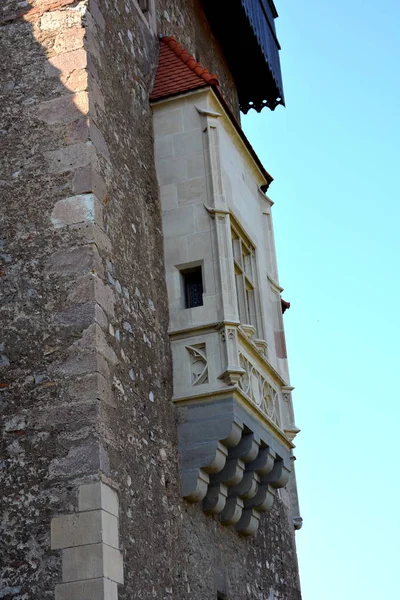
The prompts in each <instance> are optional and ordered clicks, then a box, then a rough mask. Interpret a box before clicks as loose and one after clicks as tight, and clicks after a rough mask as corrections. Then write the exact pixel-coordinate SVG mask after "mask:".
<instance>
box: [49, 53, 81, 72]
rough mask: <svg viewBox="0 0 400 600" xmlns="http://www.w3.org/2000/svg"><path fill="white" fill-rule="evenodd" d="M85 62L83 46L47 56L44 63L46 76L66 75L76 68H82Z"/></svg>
mask: <svg viewBox="0 0 400 600" xmlns="http://www.w3.org/2000/svg"><path fill="white" fill-rule="evenodd" d="M86 64H87V52H86V50H85V49H84V48H79V49H78V50H73V51H72V52H64V53H63V54H56V56H52V57H51V58H49V60H48V63H47V64H46V74H47V75H48V77H59V76H60V75H66V74H68V73H71V72H72V71H75V70H77V69H84V68H85V67H86Z"/></svg>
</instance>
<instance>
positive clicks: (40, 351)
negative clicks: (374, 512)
mask: <svg viewBox="0 0 400 600" xmlns="http://www.w3.org/2000/svg"><path fill="white" fill-rule="evenodd" d="M139 4H140V3H139ZM157 20H158V24H159V30H160V31H161V32H163V33H166V34H169V35H175V36H177V37H178V38H179V39H180V42H181V43H182V44H183V45H185V46H186V47H188V48H189V49H192V51H193V52H196V53H197V55H199V56H201V60H202V61H203V63H204V64H206V65H207V68H208V69H209V70H210V72H217V73H218V77H219V80H220V82H221V88H222V91H223V93H224V95H225V97H226V99H227V101H228V102H229V104H230V106H231V108H232V110H233V112H234V113H235V114H236V115H238V101H237V94H236V91H235V87H234V84H233V79H232V76H231V74H230V72H229V69H228V66H227V64H226V62H225V59H224V57H223V55H222V53H221V50H220V48H219V46H218V43H217V42H216V41H215V39H214V38H213V36H212V34H211V32H210V29H209V26H208V23H207V20H206V18H205V16H204V14H203V12H202V8H201V3H200V2H199V1H198V0H158V2H157ZM0 36H1V44H2V45H1V54H0V55H1V59H2V63H3V64H2V66H1V87H0V93H1V100H0V102H1V116H0V119H1V124H0V144H1V157H2V166H1V174H0V178H1V180H0V186H1V213H0V222H1V225H0V298H1V305H0V314H1V317H0V323H1V325H0V327H1V331H0V412H1V444H2V445H1V456H0V477H1V524H0V539H1V544H0V598H12V599H13V600H39V599H40V600H44V599H46V598H49V599H50V598H58V599H59V600H64V599H65V600H66V599H67V598H68V599H75V600H78V599H79V600H86V599H89V598H90V599H96V600H97V599H100V598H104V599H107V600H111V599H112V600H115V599H116V598H120V599H122V600H128V599H133V598H135V599H143V600H148V599H150V598H157V599H172V598H174V599H177V600H183V599H184V598H187V599H195V598H196V599H201V600H211V599H216V598H217V592H219V593H220V594H222V595H221V597H226V598H229V599H231V600H250V599H251V600H267V599H271V598H274V599H275V600H283V599H285V600H299V599H300V597H301V596H300V591H299V580H298V573H297V562H296V551H295V545H294V532H293V527H292V526H291V524H290V523H289V517H288V515H287V514H286V511H285V509H284V507H283V505H282V504H281V503H279V502H277V504H276V507H275V508H274V511H273V512H272V513H271V514H270V515H268V516H266V517H265V519H264V520H263V525H262V526H261V528H260V531H259V533H258V534H257V537H256V538H255V539H245V538H241V537H240V536H238V535H237V534H236V533H235V532H234V531H231V530H229V529H228V528H223V527H222V526H221V525H220V524H219V523H218V522H217V521H216V520H214V519H212V518H210V517H207V516H206V515H205V514H204V513H203V511H202V510H201V507H199V506H197V505H190V504H188V503H186V502H185V501H184V500H183V499H182V497H181V494H180V490H179V480H178V456H177V440H176V423H175V414H174V410H173V406H172V404H171V402H170V399H171V360H170V349H169V340H168V335H167V328H168V314H167V302H166V287H165V277H164V264H163V253H162V231H161V214H160V205H159V197H158V185H157V179H156V174H155V167H154V157H153V133H152V115H151V109H150V106H149V102H148V98H149V94H150V92H151V89H152V84H153V79H154V74H155V70H156V67H157V52H158V42H157V37H156V36H155V34H154V32H153V31H152V30H151V28H149V27H148V25H147V24H146V22H145V20H144V19H143V18H142V17H141V15H140V14H139V5H138V3H137V2H136V1H135V0H125V1H122V0H113V1H110V0H83V1H80V2H76V1H74V0H30V1H28V2H25V1H17V0H3V3H2V6H1V13H0ZM223 594H225V596H223Z"/></svg>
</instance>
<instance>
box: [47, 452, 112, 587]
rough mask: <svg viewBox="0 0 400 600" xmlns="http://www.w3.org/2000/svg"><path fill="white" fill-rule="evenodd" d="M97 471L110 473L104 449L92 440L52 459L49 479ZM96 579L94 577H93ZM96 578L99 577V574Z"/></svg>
mask: <svg viewBox="0 0 400 600" xmlns="http://www.w3.org/2000/svg"><path fill="white" fill-rule="evenodd" d="M99 471H103V472H104V473H107V474H109V473H110V467H109V457H108V454H107V452H106V450H105V449H104V447H103V446H102V445H101V444H99V442H97V441H95V440H93V441H92V442H87V443H86V444H83V445H81V446H75V447H73V448H71V449H70V450H69V451H68V453H67V455H66V456H64V457H61V458H54V459H53V460H52V461H51V462H50V464H49V471H48V475H49V476H50V477H56V476H57V477H71V476H73V477H78V476H79V475H83V474H90V473H92V474H95V473H98V472H99ZM94 577H96V575H94ZM98 577H101V575H100V574H99V575H98Z"/></svg>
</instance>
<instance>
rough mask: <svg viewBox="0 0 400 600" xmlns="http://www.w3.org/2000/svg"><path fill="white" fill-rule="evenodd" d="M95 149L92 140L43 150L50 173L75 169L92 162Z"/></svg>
mask: <svg viewBox="0 0 400 600" xmlns="http://www.w3.org/2000/svg"><path fill="white" fill-rule="evenodd" d="M94 155H95V150H94V146H93V144H92V142H90V141H88V142H79V143H78V144H71V145H69V146H65V147H64V148H60V149H58V150H51V151H50V152H44V156H45V158H46V160H47V162H48V168H49V172H50V173H64V172H65V171H75V170H76V169H80V168H82V167H86V166H88V165H91V164H92V163H93V159H94Z"/></svg>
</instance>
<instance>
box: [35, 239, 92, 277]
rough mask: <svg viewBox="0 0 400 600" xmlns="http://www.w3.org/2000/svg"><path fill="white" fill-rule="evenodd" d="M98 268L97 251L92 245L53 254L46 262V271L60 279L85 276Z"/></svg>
mask: <svg viewBox="0 0 400 600" xmlns="http://www.w3.org/2000/svg"><path fill="white" fill-rule="evenodd" d="M96 267H98V268H100V259H99V254H98V251H97V249H96V248H95V247H94V246H92V245H87V246H81V247H79V248H72V249H68V250H59V251H57V252H55V253H54V254H53V255H52V256H51V257H50V258H49V260H48V262H47V265H46V271H47V272H48V273H49V274H57V275H59V276H62V277H67V276H71V275H75V276H80V275H86V274H87V273H89V272H90V271H92V270H95V269H96Z"/></svg>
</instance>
